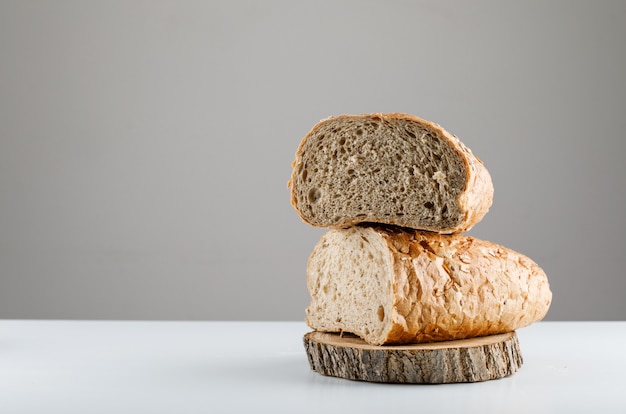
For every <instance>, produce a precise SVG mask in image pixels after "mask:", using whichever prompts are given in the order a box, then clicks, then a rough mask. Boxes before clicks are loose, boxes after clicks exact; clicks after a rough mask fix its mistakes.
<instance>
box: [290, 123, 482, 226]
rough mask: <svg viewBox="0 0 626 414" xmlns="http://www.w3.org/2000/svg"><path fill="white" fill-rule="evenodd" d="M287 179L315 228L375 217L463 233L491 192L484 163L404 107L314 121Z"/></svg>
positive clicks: (300, 209) (301, 211) (304, 216)
mask: <svg viewBox="0 0 626 414" xmlns="http://www.w3.org/2000/svg"><path fill="white" fill-rule="evenodd" d="M289 185H290V187H291V203H292V205H293V206H294V208H295V209H296V211H297V212H298V214H299V215H300V217H301V218H302V219H303V220H304V221H305V222H307V223H309V224H311V225H313V226H317V227H347V226H349V225H353V224H357V223H363V222H373V223H382V224H391V225H398V226H403V227H409V228H414V229H422V230H430V231H435V232H438V233H455V232H463V231H465V230H468V229H470V228H471V227H472V226H473V225H474V224H476V223H478V222H479V221H480V220H481V219H482V218H483V216H484V215H485V214H486V213H487V211H488V210H489V207H490V206H491V203H492V199H493V185H492V182H491V177H490V176H489V173H488V172H487V169H486V168H485V167H484V166H483V164H482V162H481V161H480V160H479V159H478V158H477V157H475V156H474V155H473V154H472V152H471V151H470V150H469V149H468V148H467V147H465V145H463V144H462V143H461V141H459V139H458V138H457V137H456V136H454V135H452V134H450V133H449V132H447V131H446V130H444V129H443V128H442V127H440V126H439V125H437V124H434V123H432V122H429V121H425V120H423V119H420V118H417V117H415V116H412V115H406V114H368V115H341V116H337V117H330V118H328V119H325V120H323V121H321V122H319V123H318V124H317V125H315V126H314V127H313V129H312V130H311V131H310V132H309V133H308V134H307V135H306V136H305V137H304V138H303V139H302V141H301V142H300V145H299V147H298V149H297V151H296V156H295V161H294V162H293V171H292V175H291V179H290V180H289Z"/></svg>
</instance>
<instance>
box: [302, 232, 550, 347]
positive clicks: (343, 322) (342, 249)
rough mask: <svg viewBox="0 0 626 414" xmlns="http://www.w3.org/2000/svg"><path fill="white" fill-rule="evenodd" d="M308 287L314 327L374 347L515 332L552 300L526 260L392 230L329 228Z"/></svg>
mask: <svg viewBox="0 0 626 414" xmlns="http://www.w3.org/2000/svg"><path fill="white" fill-rule="evenodd" d="M307 286H308V289H309V292H310V294H311V303H310V306H309V307H308V308H307V310H306V321H307V324H308V325H309V326H310V327H311V328H313V329H315V330H319V331H326V332H351V333H353V334H356V335H358V336H360V337H361V338H363V339H364V340H365V341H366V342H368V343H370V344H373V345H382V344H403V343H423V342H432V341H445V340H454V339H463V338H472V337H477V336H485V335H492V334H498V333H504V332H510V331H514V330H516V329H518V328H522V327H524V326H527V325H530V324H531V323H533V322H535V321H539V320H541V319H542V318H543V317H544V316H545V315H546V313H547V311H548V308H549V306H550V302H551V299H552V293H551V292H550V287H549V285H548V280H547V278H546V275H545V273H544V272H543V271H542V270H541V268H540V267H539V266H538V265H537V264H536V263H534V262H533V261H532V260H530V259H529V258H528V257H526V256H524V255H522V254H520V253H517V252H515V251H512V250H510V249H507V248H505V247H502V246H499V245H496V244H493V243H490V242H487V241H483V240H479V239H475V238H472V237H469V236H463V235H440V234H435V233H431V232H420V231H415V230H407V229H400V228H394V227H391V226H389V227H381V226H378V227H371V226H370V227H365V226H353V227H350V228H347V229H334V230H330V231H329V232H328V233H326V234H325V235H324V236H322V238H321V240H320V241H319V243H318V244H317V245H316V246H315V248H314V250H313V253H312V254H311V256H310V258H309V260H308V264H307Z"/></svg>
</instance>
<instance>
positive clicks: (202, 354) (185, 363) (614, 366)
mask: <svg viewBox="0 0 626 414" xmlns="http://www.w3.org/2000/svg"><path fill="white" fill-rule="evenodd" d="M308 330H309V329H308V328H307V327H306V326H305V324H304V323H300V322H116V321H13V320H0V413H3V414H30V413H63V414H72V413H80V414H97V413H115V414H125V413H177V414H178V413H244V412H245V413H257V412H258V413H265V412H268V413H270V412H271V413H310V412H311V413H312V412H315V413H318V414H319V413H370V412H371V413H378V414H381V413H418V412H419V413H433V412H442V413H457V412H458V413H474V412H476V413H525V414H531V413H532V414H537V413H626V380H625V378H626V376H625V374H626V346H625V345H626V322H585V323H578V322H540V323H537V324H534V325H532V326H530V327H528V328H524V329H521V330H519V331H518V336H519V340H520V347H521V351H522V354H523V357H524V365H523V366H522V368H521V369H520V370H519V371H518V372H517V373H515V374H514V375H512V376H510V377H507V378H503V379H500V380H495V381H488V382H483V383H472V384H445V385H397V384H374V383H365V382H357V381H349V380H344V379H339V378H332V377H325V376H322V375H320V374H318V373H315V372H313V371H311V370H310V369H309V366H308V362H307V359H306V355H305V353H304V348H303V346H302V335H303V334H304V333H305V332H307V331H308Z"/></svg>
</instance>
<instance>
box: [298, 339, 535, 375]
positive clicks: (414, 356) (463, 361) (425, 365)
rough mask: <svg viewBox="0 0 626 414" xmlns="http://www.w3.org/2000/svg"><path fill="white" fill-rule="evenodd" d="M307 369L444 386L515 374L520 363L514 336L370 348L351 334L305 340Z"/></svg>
mask: <svg viewBox="0 0 626 414" xmlns="http://www.w3.org/2000/svg"><path fill="white" fill-rule="evenodd" d="M303 341H304V348H305V350H306V354H307V358H308V361H309V366H310V367H311V369H312V370H313V371H315V372H318V373H320V374H322V375H326V376H332V377H339V378H345V379H350V380H359V381H368V382H382V383H407V384H443V383H457V382H479V381H488V380H492V379H497V378H502V377H506V376H509V375H512V374H514V373H515V372H517V370H518V369H519V368H520V367H521V366H522V363H523V359H522V354H521V352H520V347H519V341H518V339H517V335H516V333H515V332H509V333H505V334H499V335H490V336H485V337H480V338H472V339H464V340H459V341H448V342H436V343H429V344H415V345H401V346H374V345H368V344H367V343H365V342H364V341H363V340H361V339H359V338H356V337H354V336H353V335H349V334H344V335H342V336H340V335H339V334H336V333H326V332H317V331H314V332H309V333H307V334H305V335H304V338H303Z"/></svg>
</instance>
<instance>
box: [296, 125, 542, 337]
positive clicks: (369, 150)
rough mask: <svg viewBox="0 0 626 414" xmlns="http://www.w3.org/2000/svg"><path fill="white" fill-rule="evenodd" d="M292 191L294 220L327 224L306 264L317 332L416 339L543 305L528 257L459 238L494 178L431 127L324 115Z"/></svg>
mask: <svg viewBox="0 0 626 414" xmlns="http://www.w3.org/2000/svg"><path fill="white" fill-rule="evenodd" d="M289 186H290V188H291V203H292V205H293V206H294V208H295V210H296V211H297V212H298V214H299V215H300V217H301V218H302V219H303V220H304V221H305V222H307V223H309V224H311V225H313V226H316V227H324V228H329V231H328V232H327V233H326V234H324V235H323V236H322V238H321V240H320V241H319V243H318V244H317V245H316V246H315V248H314V250H313V252H312V254H311V256H310V258H309V260H308V264H307V272H306V277H307V287H308V289H309V292H310V295H311V303H310V305H309V307H308V308H307V310H306V321H307V324H308V325H309V326H310V327H311V328H313V329H314V330H316V331H323V332H349V333H353V334H355V335H358V336H359V337H361V338H362V339H363V340H365V341H366V342H367V343H369V344H371V345H387V344H417V343H423V342H434V341H448V340H456V339H467V338H474V337H479V336H486V335H494V334H500V333H506V332H512V331H515V330H516V329H518V328H522V327H524V326H527V325H529V324H531V323H533V322H535V321H539V320H541V319H542V318H543V317H544V316H545V315H546V313H547V311H548V308H549V306H550V302H551V299H552V293H551V292H550V288H549V284H548V280H547V277H546V275H545V273H544V272H543V271H542V270H541V268H540V267H539V266H538V265H537V264H536V263H535V262H533V261H532V260H531V259H529V258H528V257H526V256H524V255H522V254H520V253H518V252H515V251H513V250H511V249H508V248H506V247H504V246H500V245H497V244H494V243H491V242H488V241H484V240H479V239H476V238H473V237H470V236H467V235H464V234H463V232H465V231H467V230H469V229H470V228H471V227H472V226H474V225H475V224H476V223H478V222H479V221H480V220H481V219H482V218H483V217H484V216H485V214H486V213H487V211H488V209H489V207H490V206H491V203H492V199H493V185H492V181H491V177H490V175H489V173H488V171H487V169H486V168H485V166H484V165H483V163H482V162H481V161H480V160H479V159H478V158H477V157H476V156H474V155H473V154H472V152H471V151H470V150H469V149H468V148H467V147H466V146H465V145H463V143H461V141H460V140H459V139H458V138H457V137H456V136H454V135H452V134H450V133H448V132H447V131H446V130H444V129H443V128H442V127H440V126H439V125H437V124H434V123H432V122H429V121H426V120H423V119H420V118H417V117H415V116H411V115H406V114H366V115H342V116H337V117H330V118H327V119H325V120H322V121H320V122H319V123H318V124H316V125H315V126H314V127H313V129H312V130H311V131H310V132H309V133H308V134H307V135H306V136H305V137H304V138H303V139H302V141H301V143H300V145H299V147H298V149H297V152H296V156H295V161H294V163H293V172H292V176H291V179H290V181H289Z"/></svg>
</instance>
